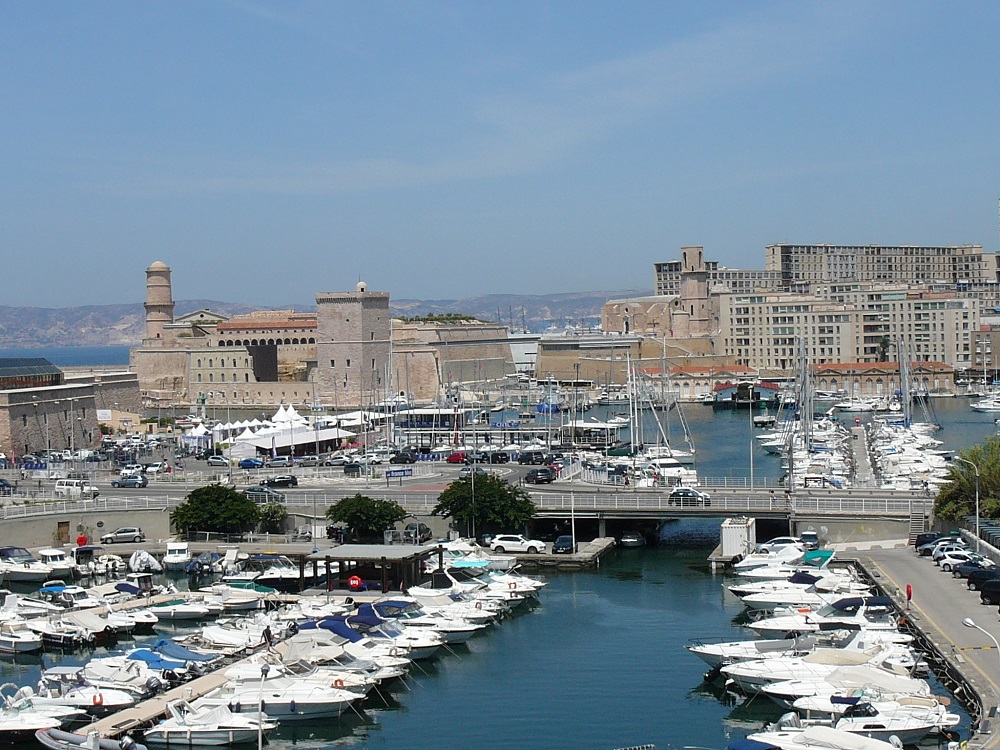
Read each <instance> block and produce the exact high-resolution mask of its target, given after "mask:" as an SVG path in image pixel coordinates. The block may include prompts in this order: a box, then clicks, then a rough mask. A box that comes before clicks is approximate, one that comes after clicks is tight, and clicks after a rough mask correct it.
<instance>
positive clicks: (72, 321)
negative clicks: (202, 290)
mask: <svg viewBox="0 0 1000 750" xmlns="http://www.w3.org/2000/svg"><path fill="white" fill-rule="evenodd" d="M646 294H651V292H648V291H642V290H624V291H611V292H568V293H565V294H533V295H524V294H488V295H483V296H480V297H467V298H465V299H444V300H416V299H395V300H390V304H391V309H392V313H393V314H394V315H405V316H407V317H419V316H423V315H430V314H432V313H437V314H441V313H463V314H466V315H473V316H475V317H477V318H479V319H480V320H489V321H494V322H495V321H499V322H502V323H507V324H512V325H513V326H514V328H516V329H520V328H522V326H524V327H527V329H528V330H530V331H543V330H545V329H546V328H548V327H550V326H558V327H560V328H561V327H564V326H567V325H573V326H584V327H587V326H590V327H596V326H597V325H598V324H599V323H600V319H601V306H602V305H603V304H604V303H605V302H607V301H608V300H609V299H615V298H617V297H634V296H641V295H646ZM202 308H208V309H211V310H215V311H216V312H220V313H222V314H224V315H229V316H232V315H243V314H246V313H248V312H252V311H254V310H263V309H267V308H264V307H258V306H254V305H246V304H240V303H233V302H219V301H217V300H203V299H199V300H178V301H177V302H176V303H175V306H174V314H175V315H184V314H185V313H189V312H192V311H193V310H200V309H202ZM287 309H295V310H297V311H300V312H303V311H312V310H315V309H316V306H315V305H288V307H287ZM145 320H146V317H145V311H144V310H143V306H142V303H133V304H120V305H87V306H85V307H62V308H45V307H7V306H2V305H0V348H5V349H19V348H31V347H43V346H49V347H51V346H134V345H136V344H138V343H139V342H140V341H141V340H142V337H143V334H144V333H145Z"/></svg>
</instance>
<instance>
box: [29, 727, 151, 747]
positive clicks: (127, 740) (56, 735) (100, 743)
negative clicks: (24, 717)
mask: <svg viewBox="0 0 1000 750" xmlns="http://www.w3.org/2000/svg"><path fill="white" fill-rule="evenodd" d="M35 739H36V740H38V742H39V743H41V744H42V746H43V747H47V748H48V749H49V750H146V746H145V745H140V744H139V743H138V742H136V741H135V740H133V739H132V738H131V737H129V736H128V735H125V736H123V737H122V738H121V739H120V740H112V739H107V738H105V737H101V736H100V734H98V732H97V731H96V730H92V731H90V732H88V733H87V734H75V733H73V732H66V731H63V730H61V729H54V728H53V729H39V730H38V731H37V732H35Z"/></svg>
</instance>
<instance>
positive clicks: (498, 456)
mask: <svg viewBox="0 0 1000 750" xmlns="http://www.w3.org/2000/svg"><path fill="white" fill-rule="evenodd" d="M509 461H510V454H509V453H508V452H507V451H493V452H492V453H490V463H491V464H505V463H508V462H509Z"/></svg>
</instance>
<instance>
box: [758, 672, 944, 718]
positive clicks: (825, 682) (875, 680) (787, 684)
mask: <svg viewBox="0 0 1000 750" xmlns="http://www.w3.org/2000/svg"><path fill="white" fill-rule="evenodd" d="M858 689H864V690H865V691H866V694H867V695H869V696H875V695H878V696H879V697H881V698H882V699H893V698H896V697H898V696H903V695H910V696H912V695H917V696H923V697H927V696H930V694H931V688H930V685H929V684H928V683H927V681H926V680H922V679H919V678H915V677H907V676H903V675H899V674H895V673H893V672H889V671H887V670H884V669H878V668H876V667H872V666H870V665H861V666H850V667H839V668H838V669H836V670H834V671H833V672H831V673H830V674H829V675H827V676H826V677H822V678H819V679H804V680H803V679H799V680H782V681H780V682H772V683H770V684H768V685H765V686H764V687H763V688H762V689H761V693H763V694H764V695H766V696H767V697H768V698H770V699H771V700H772V701H774V702H775V703H777V704H778V705H779V706H782V707H783V708H794V707H795V702H796V701H797V700H799V699H801V698H810V697H823V696H832V695H849V694H851V693H852V692H853V691H856V690H858Z"/></svg>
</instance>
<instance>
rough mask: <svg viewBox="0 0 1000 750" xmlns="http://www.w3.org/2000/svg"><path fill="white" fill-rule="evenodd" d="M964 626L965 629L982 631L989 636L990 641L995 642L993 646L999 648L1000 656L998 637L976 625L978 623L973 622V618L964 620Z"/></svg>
mask: <svg viewBox="0 0 1000 750" xmlns="http://www.w3.org/2000/svg"><path fill="white" fill-rule="evenodd" d="M962 624H963V625H965V627H967V628H975V629H976V630H979V631H982V632H983V633H985V634H986V635H987V636H989V639H990V640H991V641H993V644H994V645H995V646H996V647H997V653H998V654H1000V641H997V639H996V636H995V635H993V633H991V632H990V631H988V630H986V629H985V628H981V627H979V626H978V625H976V623H974V622H973V621H972V618H971V617H966V618H965V619H964V620H962Z"/></svg>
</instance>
